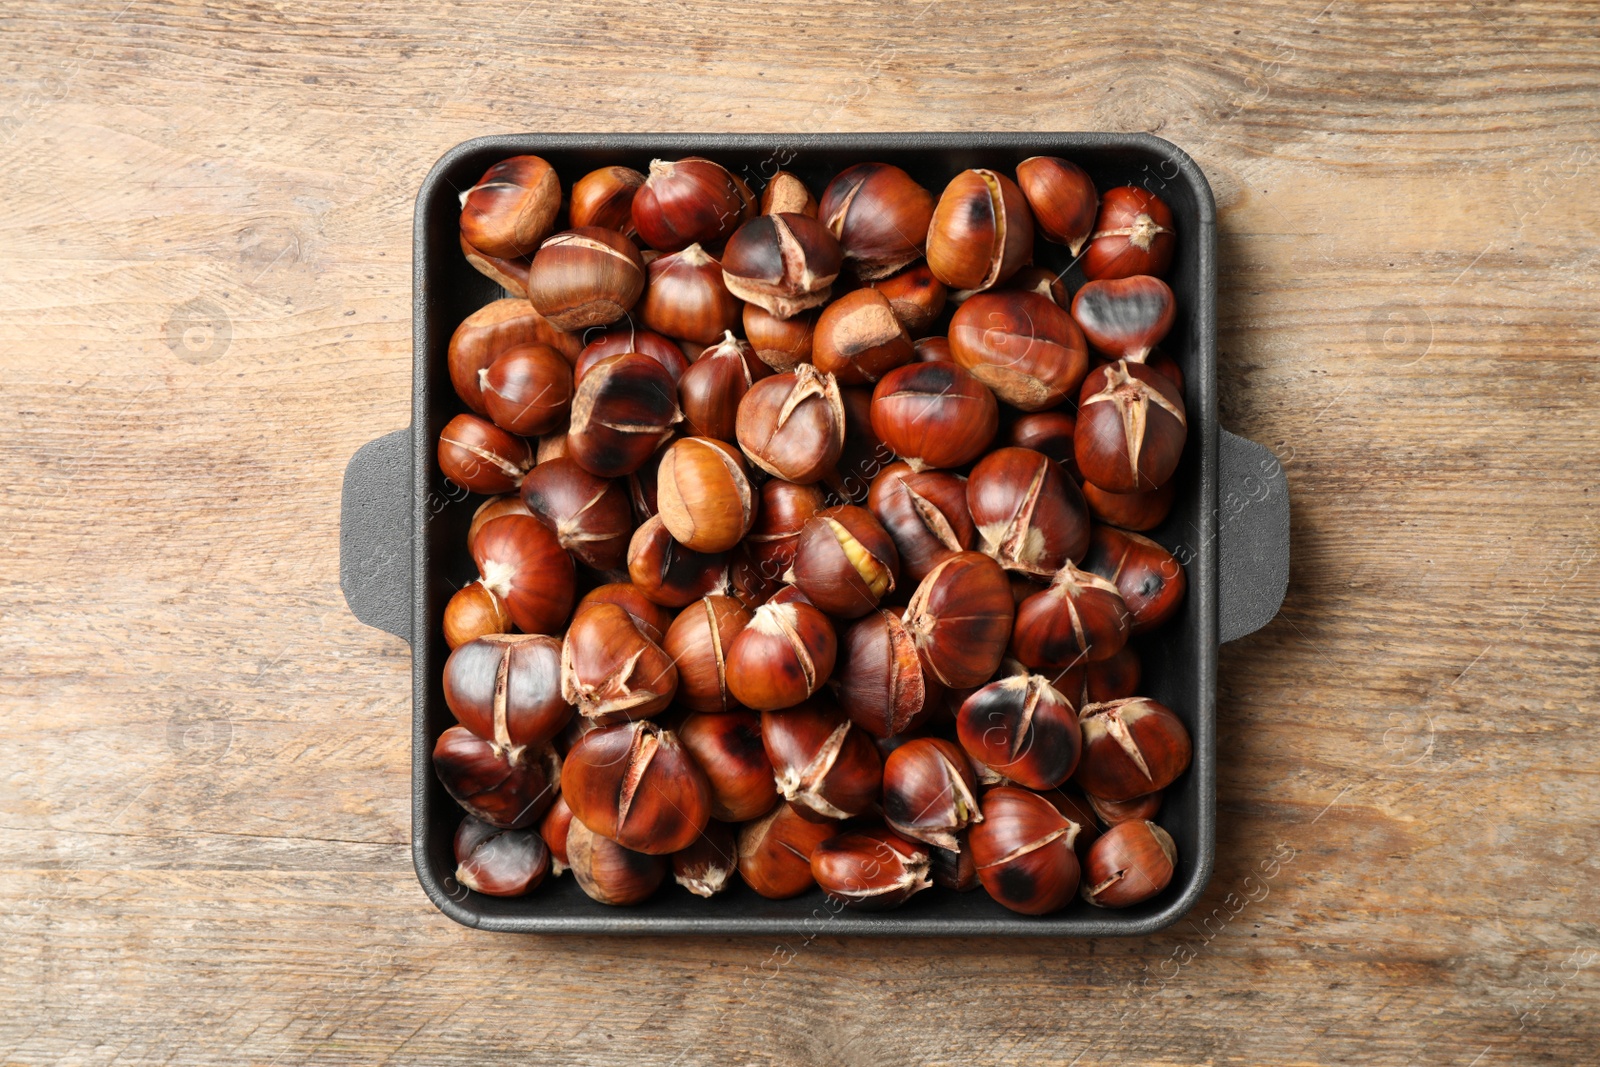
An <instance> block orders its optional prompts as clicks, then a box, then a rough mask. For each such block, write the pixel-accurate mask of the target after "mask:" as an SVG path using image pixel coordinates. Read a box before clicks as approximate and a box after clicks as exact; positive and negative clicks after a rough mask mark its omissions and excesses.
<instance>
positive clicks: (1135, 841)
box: [1083, 819, 1178, 908]
mask: <svg viewBox="0 0 1600 1067" xmlns="http://www.w3.org/2000/svg"><path fill="white" fill-rule="evenodd" d="M1177 861H1178V848H1177V845H1175V844H1174V843H1173V840H1172V835H1171V834H1169V833H1167V832H1166V831H1165V830H1163V829H1162V828H1161V827H1159V826H1157V825H1156V824H1155V823H1153V822H1150V821H1148V820H1145V819H1139V820H1136V821H1133V822H1124V823H1118V824H1117V825H1115V826H1113V827H1111V829H1109V830H1107V831H1106V832H1105V833H1104V834H1102V835H1101V836H1100V840H1098V841H1096V842H1095V843H1094V847H1093V848H1091V849H1090V850H1089V860H1088V862H1087V863H1085V864H1084V867H1083V899H1084V900H1087V901H1088V902H1089V903H1091V904H1094V905H1097V906H1098V907H1102V908H1126V907H1128V906H1129V905H1132V904H1138V903H1140V902H1141V901H1145V900H1149V899H1150V898H1151V897H1153V896H1155V895H1156V894H1157V893H1159V892H1161V891H1162V890H1163V889H1165V888H1167V885H1168V884H1169V883H1171V881H1172V872H1173V869H1174V868H1175V866H1176V864H1177Z"/></svg>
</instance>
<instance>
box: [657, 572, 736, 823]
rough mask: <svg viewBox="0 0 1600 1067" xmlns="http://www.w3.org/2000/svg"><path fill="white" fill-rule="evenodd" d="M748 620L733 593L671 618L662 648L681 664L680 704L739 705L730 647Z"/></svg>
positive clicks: (694, 707)
mask: <svg viewBox="0 0 1600 1067" xmlns="http://www.w3.org/2000/svg"><path fill="white" fill-rule="evenodd" d="M749 623H750V612H749V611H748V610H746V609H745V607H744V605H743V604H741V603H739V601H737V600H735V599H734V598H733V597H730V596H707V597H702V598H701V599H700V600H697V601H695V602H694V603H693V604H690V605H689V606H688V607H686V608H684V609H683V611H682V612H681V613H679V615H678V617H677V618H676V619H674V620H672V625H671V626H670V627H668V629H667V634H666V638H665V639H664V640H663V641H662V642H661V647H662V649H663V650H664V651H665V652H666V654H667V655H668V656H669V657H670V658H671V659H672V662H674V663H676V664H677V665H678V695H677V703H678V705H679V706H680V707H683V708H687V709H688V710H690V711H697V712H725V711H733V710H735V709H736V708H738V706H739V702H738V701H737V700H735V699H734V698H733V697H732V696H731V695H729V693H728V670H727V663H728V648H729V646H730V645H732V644H733V639H734V638H735V637H737V636H739V631H740V630H743V629H744V628H745V627H746V626H747V625H749ZM733 821H735V822H737V821H739V820H738V819H735V820H733Z"/></svg>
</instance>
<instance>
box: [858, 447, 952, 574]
mask: <svg viewBox="0 0 1600 1067" xmlns="http://www.w3.org/2000/svg"><path fill="white" fill-rule="evenodd" d="M867 510H869V511H871V512H872V514H873V515H874V516H875V517H876V518H877V520H878V522H880V523H882V524H883V528H884V529H885V530H886V531H888V534H889V536H890V538H892V539H893V540H894V547H895V551H896V552H898V553H899V555H900V567H901V570H903V571H904V572H905V577H906V579H907V580H908V581H912V582H920V581H922V579H924V578H926V577H927V576H928V572H929V571H931V570H933V568H934V566H935V565H936V564H937V563H939V561H940V560H942V559H944V558H945V557H946V556H949V555H950V554H951V553H952V552H966V551H969V550H971V548H972V547H973V544H974V543H975V542H976V540H977V529H976V527H974V526H973V524H972V513H971V512H970V511H968V510H967V480H966V479H965V478H963V477H961V476H960V475H959V474H952V473H950V472H949V471H920V472H918V471H913V470H912V469H911V467H910V466H908V465H907V464H905V463H892V464H890V465H889V466H887V467H885V468H884V469H883V470H882V471H880V472H879V474H878V476H877V477H876V478H874V479H873V480H872V486H871V489H870V491H869V492H868V493H867Z"/></svg>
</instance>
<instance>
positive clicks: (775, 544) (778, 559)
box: [744, 478, 827, 581]
mask: <svg viewBox="0 0 1600 1067" xmlns="http://www.w3.org/2000/svg"><path fill="white" fill-rule="evenodd" d="M826 503H827V501H826V498H825V497H824V495H823V492H822V490H821V489H820V488H818V487H817V486H815V485H796V484H795V483H794V482H786V481H784V480H783V479H781V478H773V479H770V480H769V481H767V482H765V483H764V484H763V485H762V486H761V506H760V507H759V508H757V509H756V521H755V524H754V525H753V526H751V527H750V532H749V533H748V534H747V535H746V536H745V539H744V544H745V548H746V549H747V558H748V560H749V561H750V563H751V564H752V565H753V566H755V567H757V568H758V569H759V570H760V572H761V577H762V578H763V579H765V580H767V581H778V580H779V579H781V578H782V576H783V572H784V571H786V570H788V569H789V566H790V564H792V563H793V562H794V556H795V551H796V549H797V548H798V547H799V544H800V531H801V530H803V529H804V528H805V525H806V522H807V521H808V520H809V519H810V518H811V517H812V516H813V515H815V514H816V513H817V512H819V511H821V510H822V509H823V506H824V505H825V504H826Z"/></svg>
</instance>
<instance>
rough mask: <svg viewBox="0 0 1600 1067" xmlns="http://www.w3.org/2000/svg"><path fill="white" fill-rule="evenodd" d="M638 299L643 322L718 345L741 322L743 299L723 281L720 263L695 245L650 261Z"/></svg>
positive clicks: (671, 333) (673, 334) (669, 333)
mask: <svg viewBox="0 0 1600 1067" xmlns="http://www.w3.org/2000/svg"><path fill="white" fill-rule="evenodd" d="M649 271H650V282H649V285H648V287H647V288H646V289H645V293H644V299H643V300H642V301H640V303H639V317H640V318H641V319H642V320H643V321H644V324H645V325H646V326H648V327H650V328H651V329H652V330H655V331H657V332H659V333H664V334H666V335H667V336H668V337H674V338H677V339H678V340H680V341H694V342H696V343H697V344H702V345H709V344H714V343H715V342H716V341H717V339H718V338H720V337H721V336H722V335H723V334H724V333H727V332H728V331H729V330H731V329H733V328H734V327H735V326H737V325H738V324H739V309H740V307H741V304H740V302H739V298H738V297H736V296H734V295H733V294H732V293H730V292H728V287H727V285H726V284H725V283H724V282H723V280H722V264H721V263H719V262H718V261H717V260H716V259H714V258H712V257H711V256H710V255H707V254H706V251H705V249H703V248H701V247H700V246H699V245H697V244H693V245H690V246H689V247H688V248H685V249H684V250H683V251H682V252H675V253H673V254H672V255H670V256H662V257H661V258H660V259H657V260H653V261H652V262H651V263H650V268H649Z"/></svg>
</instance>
